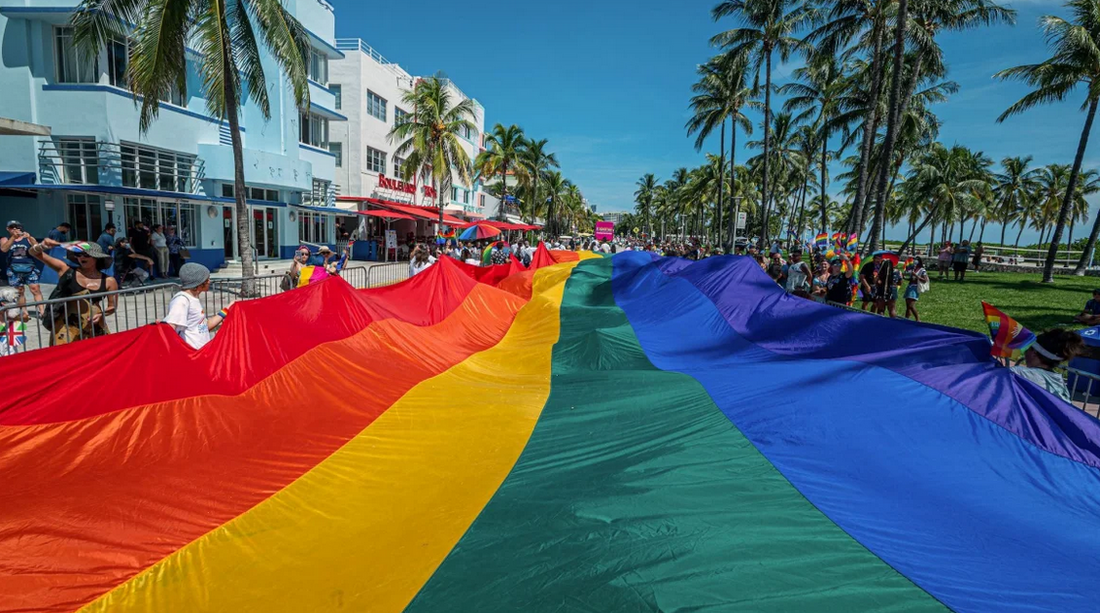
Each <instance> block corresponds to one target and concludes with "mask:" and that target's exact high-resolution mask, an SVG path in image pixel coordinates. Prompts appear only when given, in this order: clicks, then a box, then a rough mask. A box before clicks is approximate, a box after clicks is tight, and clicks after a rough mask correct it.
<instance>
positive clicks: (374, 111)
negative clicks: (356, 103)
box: [367, 90, 386, 121]
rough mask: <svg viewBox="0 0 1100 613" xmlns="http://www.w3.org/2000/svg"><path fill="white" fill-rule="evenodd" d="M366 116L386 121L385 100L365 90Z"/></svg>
mask: <svg viewBox="0 0 1100 613" xmlns="http://www.w3.org/2000/svg"><path fill="white" fill-rule="evenodd" d="M367 114H368V115H371V116H373V117H377V118H378V119H381V120H382V121H386V99H385V98H383V97H382V96H379V95H378V94H376V93H374V92H372V91H370V90H367Z"/></svg>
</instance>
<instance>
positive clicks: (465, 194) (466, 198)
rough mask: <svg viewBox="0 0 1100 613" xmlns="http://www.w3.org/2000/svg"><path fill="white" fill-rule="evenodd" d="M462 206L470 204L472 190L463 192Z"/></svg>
mask: <svg viewBox="0 0 1100 613" xmlns="http://www.w3.org/2000/svg"><path fill="white" fill-rule="evenodd" d="M462 204H470V190H468V189H464V190H462Z"/></svg>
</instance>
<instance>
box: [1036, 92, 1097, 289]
mask: <svg viewBox="0 0 1100 613" xmlns="http://www.w3.org/2000/svg"><path fill="white" fill-rule="evenodd" d="M1096 105H1097V100H1093V101H1092V103H1090V104H1089V114H1088V116H1087V117H1086V118H1085V129H1084V130H1082V131H1081V143H1080V144H1079V145H1078V146H1077V157H1076V158H1074V160H1073V170H1072V171H1071V172H1070V175H1069V187H1068V188H1067V189H1066V200H1065V202H1064V203H1063V204H1062V213H1061V214H1060V215H1059V217H1060V218H1061V217H1065V216H1066V214H1067V213H1068V207H1069V205H1070V203H1071V202H1073V191H1074V188H1076V187H1077V174H1078V173H1079V172H1080V171H1081V160H1082V159H1084V157H1085V147H1086V146H1087V145H1088V142H1089V132H1090V131H1092V120H1093V118H1095V117H1096ZM1097 235H1100V214H1097V215H1096V223H1094V224H1093V226H1092V232H1090V233H1089V240H1088V242H1087V243H1085V249H1084V250H1083V251H1082V252H1081V259H1079V260H1077V266H1076V267H1074V269H1073V274H1075V275H1078V276H1081V275H1084V274H1085V267H1086V266H1088V264H1089V258H1091V257H1092V250H1093V249H1095V248H1096V237H1097ZM1047 259H1050V258H1049V257H1048V258H1047ZM1043 278H1044V279H1045V278H1046V271H1045V270H1044V271H1043Z"/></svg>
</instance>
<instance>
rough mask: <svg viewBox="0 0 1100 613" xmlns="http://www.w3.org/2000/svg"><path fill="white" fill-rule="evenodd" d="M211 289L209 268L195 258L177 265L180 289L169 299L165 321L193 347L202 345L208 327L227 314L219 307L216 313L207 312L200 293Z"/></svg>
mask: <svg viewBox="0 0 1100 613" xmlns="http://www.w3.org/2000/svg"><path fill="white" fill-rule="evenodd" d="M208 289H210V270H209V269H207V268H206V267H205V266H203V265H202V264H199V263H197V262H188V263H186V264H184V265H183V266H181V267H180V291H178V292H176V295H175V296H172V301H171V302H169V303H168V315H166V316H165V317H164V323H166V324H168V325H170V326H172V327H173V328H175V330H176V334H178V335H179V337H180V338H181V339H183V342H185V343H187V344H188V345H190V346H191V347H193V348H194V349H202V348H203V347H204V346H205V345H206V344H207V343H209V342H210V331H211V330H213V329H215V328H217V327H218V326H220V325H221V324H222V322H223V321H225V317H226V315H227V314H228V313H227V311H226V309H228V308H229V307H228V306H227V307H226V308H225V309H222V310H221V311H219V312H218V314H217V315H212V316H210V317H207V316H206V311H205V310H203V308H202V302H201V301H199V295H200V294H202V293H203V292H205V291H206V290H208Z"/></svg>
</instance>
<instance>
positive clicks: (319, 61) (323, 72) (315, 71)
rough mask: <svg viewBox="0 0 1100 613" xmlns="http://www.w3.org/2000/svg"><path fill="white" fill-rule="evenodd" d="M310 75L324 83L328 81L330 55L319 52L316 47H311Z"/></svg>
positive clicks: (311, 77)
mask: <svg viewBox="0 0 1100 613" xmlns="http://www.w3.org/2000/svg"><path fill="white" fill-rule="evenodd" d="M308 76H309V78H310V79H313V80H314V81H316V82H318V83H320V84H322V85H324V84H325V83H328V56H326V55H325V54H323V53H318V52H317V50H316V49H310V50H309V75H308Z"/></svg>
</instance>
